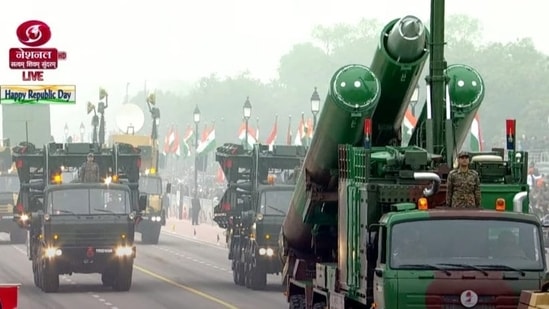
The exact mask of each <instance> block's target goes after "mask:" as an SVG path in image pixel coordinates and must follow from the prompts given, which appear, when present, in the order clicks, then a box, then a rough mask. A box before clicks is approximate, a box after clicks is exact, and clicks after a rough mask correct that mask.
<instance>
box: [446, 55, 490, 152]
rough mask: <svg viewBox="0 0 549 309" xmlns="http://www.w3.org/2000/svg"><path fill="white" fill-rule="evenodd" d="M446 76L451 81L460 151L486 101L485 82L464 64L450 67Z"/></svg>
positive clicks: (451, 97) (455, 133) (456, 141)
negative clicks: (483, 102)
mask: <svg viewBox="0 0 549 309" xmlns="http://www.w3.org/2000/svg"><path fill="white" fill-rule="evenodd" d="M446 75H448V79H449V82H448V93H449V96H450V103H451V108H452V115H451V116H452V120H453V123H454V140H455V148H456V150H457V151H459V150H460V149H461V147H462V146H463V142H465V139H466V138H467V136H468V135H469V132H470V128H471V124H472V123H473V120H474V119H475V115H476V114H477V111H478V109H479V107H480V105H481V104H482V100H483V99H484V89H485V88H484V81H483V79H482V77H481V76H480V74H479V73H478V72H477V71H476V70H475V69H473V68H472V67H470V66H468V65H464V64H454V65H450V66H448V69H447V70H446Z"/></svg>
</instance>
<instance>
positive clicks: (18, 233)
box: [10, 228, 27, 244]
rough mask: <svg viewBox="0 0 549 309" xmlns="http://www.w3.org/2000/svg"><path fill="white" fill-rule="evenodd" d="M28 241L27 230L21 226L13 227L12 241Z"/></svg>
mask: <svg viewBox="0 0 549 309" xmlns="http://www.w3.org/2000/svg"><path fill="white" fill-rule="evenodd" d="M26 242H27V231H26V230H24V229H21V228H16V229H13V230H12V231H11V232H10V243H12V244H24V243H26Z"/></svg>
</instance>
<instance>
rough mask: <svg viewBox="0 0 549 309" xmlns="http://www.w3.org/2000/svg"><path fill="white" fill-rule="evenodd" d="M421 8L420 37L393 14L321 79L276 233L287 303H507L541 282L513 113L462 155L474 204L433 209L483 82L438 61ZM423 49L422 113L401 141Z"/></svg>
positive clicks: (435, 16) (539, 250)
mask: <svg viewBox="0 0 549 309" xmlns="http://www.w3.org/2000/svg"><path fill="white" fill-rule="evenodd" d="M431 5H432V8H431V10H432V12H431V17H432V18H431V31H432V35H431V36H429V33H428V31H427V29H426V27H425V26H424V25H423V23H422V22H421V21H420V20H419V19H418V18H416V17H414V16H406V17H403V18H400V19H395V20H393V21H391V22H390V23H388V24H387V25H386V26H385V28H384V29H383V30H382V33H381V35H380V41H379V46H378V50H377V52H376V54H375V55H374V59H373V61H372V64H371V66H370V67H366V66H363V65H359V64H355V65H347V66H344V67H342V68H341V69H339V70H338V71H337V72H336V73H335V74H334V76H333V77H332V79H331V81H330V86H329V91H328V94H327V97H326V100H325V103H324V105H323V107H322V111H321V114H320V117H319V120H318V123H317V127H316V128H315V134H314V136H313V138H312V141H311V144H310V148H309V149H308V152H307V155H306V158H305V161H304V163H303V167H302V171H301V173H300V177H299V178H298V181H297V184H296V188H295V190H294V193H293V195H292V199H291V204H290V209H289V211H288V214H287V216H286V218H285V220H284V223H283V226H282V229H281V236H280V237H279V240H280V242H281V244H280V246H281V247H282V248H283V250H282V251H281V253H282V254H281V258H282V262H283V263H284V265H285V266H284V271H283V278H284V284H285V294H286V299H287V301H288V304H289V308H325V306H327V305H329V308H332V309H343V308H345V309H346V308H353V309H356V308H378V309H381V308H386V309H392V308H430V307H433V308H435V307H436V308H458V307H459V308H462V307H465V308H473V307H474V308H496V307H497V308H500V307H501V308H503V307H508V308H515V307H516V306H517V305H518V301H519V296H520V293H521V290H538V289H539V288H540V287H541V283H542V281H543V278H544V275H545V271H546V262H545V256H544V252H545V251H544V248H543V235H542V226H541V224H540V222H539V219H538V218H537V217H536V216H534V215H532V214H528V213H527V212H528V205H527V196H528V186H527V183H526V176H527V167H528V153H526V152H522V151H516V149H515V144H514V140H515V138H514V137H515V132H516V128H515V122H514V121H512V120H509V121H508V126H507V134H506V139H507V140H508V141H509V142H508V145H507V149H508V151H507V153H506V154H505V153H504V151H500V150H494V151H491V152H489V153H474V154H472V159H471V162H470V168H471V169H474V170H476V171H477V172H478V174H479V178H480V182H481V184H480V189H481V193H482V207H481V208H467V209H456V208H446V207H445V206H446V205H445V197H446V194H445V193H446V179H447V177H448V174H449V171H450V170H451V168H452V165H453V162H454V157H455V154H456V149H459V148H460V147H461V145H462V143H463V140H462V137H463V136H464V135H465V134H466V132H468V130H469V127H470V125H471V121H472V119H473V116H474V113H475V112H476V110H477V109H478V106H479V105H480V104H481V101H482V97H483V93H484V83H483V82H482V79H481V77H480V75H479V74H478V72H476V71H475V70H474V69H472V68H470V67H468V66H463V65H459V66H455V65H454V66H448V67H446V63H445V61H444V55H443V52H444V50H443V47H444V27H443V25H444V1H440V0H436V1H435V0H433V1H432V2H431ZM428 52H430V54H431V56H430V70H429V76H428V78H427V82H428V83H427V85H428V86H427V93H428V95H427V100H426V102H425V106H424V111H423V113H422V117H420V119H419V121H418V126H417V127H416V128H415V131H414V133H413V135H412V145H409V146H401V136H400V134H401V133H400V132H401V130H400V128H401V125H402V121H403V117H404V112H405V111H406V108H408V104H409V101H410V97H411V95H412V93H413V91H414V88H415V87H416V85H417V82H418V78H419V74H420V72H421V70H422V67H423V65H424V62H425V61H426V59H427V56H428ZM422 123H423V124H422ZM414 134H415V138H414ZM418 145H424V146H418ZM471 206H474V205H471Z"/></svg>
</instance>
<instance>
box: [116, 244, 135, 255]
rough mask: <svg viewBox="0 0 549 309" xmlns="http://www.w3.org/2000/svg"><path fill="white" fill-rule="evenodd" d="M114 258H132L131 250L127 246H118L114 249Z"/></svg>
mask: <svg viewBox="0 0 549 309" xmlns="http://www.w3.org/2000/svg"><path fill="white" fill-rule="evenodd" d="M115 252H116V256H120V257H122V256H132V255H133V248H132V247H128V246H118V247H116V251H115Z"/></svg>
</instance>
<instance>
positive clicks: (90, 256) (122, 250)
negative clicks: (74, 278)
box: [44, 246, 136, 274]
mask: <svg viewBox="0 0 549 309" xmlns="http://www.w3.org/2000/svg"><path fill="white" fill-rule="evenodd" d="M44 254H45V255H46V258H47V259H48V260H49V261H50V263H51V265H53V266H54V267H55V269H56V272H57V273H58V274H71V273H81V274H91V273H103V272H105V271H109V270H111V269H112V268H113V267H116V266H117V265H118V264H119V263H121V262H124V261H127V260H133V259H134V258H135V256H136V248H135V246H97V247H93V246H87V247H49V248H45V249H44Z"/></svg>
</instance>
